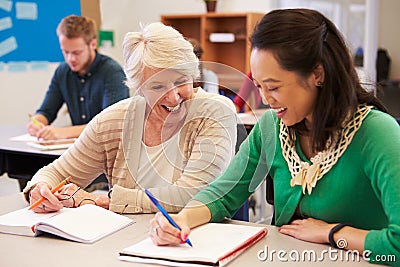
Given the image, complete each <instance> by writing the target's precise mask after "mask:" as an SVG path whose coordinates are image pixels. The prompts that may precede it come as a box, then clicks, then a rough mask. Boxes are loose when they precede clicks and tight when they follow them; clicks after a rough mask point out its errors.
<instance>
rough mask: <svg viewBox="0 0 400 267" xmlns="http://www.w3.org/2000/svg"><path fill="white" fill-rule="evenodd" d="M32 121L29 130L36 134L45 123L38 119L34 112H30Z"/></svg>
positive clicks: (33, 134)
mask: <svg viewBox="0 0 400 267" xmlns="http://www.w3.org/2000/svg"><path fill="white" fill-rule="evenodd" d="M28 117H29V120H30V123H28V126H27V131H28V133H29V134H30V135H32V136H36V135H37V133H38V131H39V130H40V129H42V128H43V127H44V124H43V123H41V122H40V121H38V120H37V119H36V118H35V117H34V116H32V114H28Z"/></svg>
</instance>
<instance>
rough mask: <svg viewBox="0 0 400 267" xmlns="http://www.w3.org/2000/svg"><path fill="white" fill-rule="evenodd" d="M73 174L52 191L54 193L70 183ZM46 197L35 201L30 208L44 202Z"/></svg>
mask: <svg viewBox="0 0 400 267" xmlns="http://www.w3.org/2000/svg"><path fill="white" fill-rule="evenodd" d="M71 179H72V178H71V176H69V177H67V178H65V179H64V180H63V181H62V182H61V183H59V184H58V185H57V186H56V187H54V188H53V189H51V193H52V194H54V193H55V192H57V191H58V190H60V188H61V187H63V186H64V185H66V184H68V183H69V182H70V181H71ZM45 200H46V198H45V197H41V198H40V199H39V200H37V201H36V202H35V203H33V204H32V205H31V206H30V207H29V209H28V210H31V209H34V208H36V207H37V206H39V205H40V204H42V202H43V201H45Z"/></svg>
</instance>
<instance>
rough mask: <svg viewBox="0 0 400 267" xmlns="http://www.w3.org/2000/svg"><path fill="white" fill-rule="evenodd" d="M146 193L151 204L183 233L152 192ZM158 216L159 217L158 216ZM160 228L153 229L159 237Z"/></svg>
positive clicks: (188, 241) (187, 241)
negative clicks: (158, 230)
mask: <svg viewBox="0 0 400 267" xmlns="http://www.w3.org/2000/svg"><path fill="white" fill-rule="evenodd" d="M144 192H145V193H146V195H147V196H148V197H149V198H150V200H151V202H153V204H154V205H155V206H156V207H157V209H158V210H159V211H160V212H161V214H162V215H163V216H164V217H165V218H166V219H167V220H168V222H169V223H170V224H171V225H172V226H174V227H175V228H176V229H178V230H179V231H181V230H182V229H181V227H179V225H178V224H177V223H176V222H175V221H174V220H173V219H172V217H171V216H170V215H169V214H168V213H167V211H166V210H165V209H164V208H163V207H162V206H161V204H160V203H159V202H158V200H157V199H156V198H155V197H154V196H153V195H152V194H151V193H150V191H148V190H147V189H145V190H144ZM156 216H157V215H156ZM159 227H160V226H159V225H158V224H157V226H155V227H154V228H153V231H154V233H153V234H154V235H156V236H158V232H157V229H158V228H159ZM185 239H186V240H184V242H186V243H187V244H188V245H189V246H191V247H193V245H192V243H191V242H190V240H189V239H188V238H185Z"/></svg>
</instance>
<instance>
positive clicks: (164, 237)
mask: <svg viewBox="0 0 400 267" xmlns="http://www.w3.org/2000/svg"><path fill="white" fill-rule="evenodd" d="M170 216H171V218H172V219H173V220H174V221H175V222H176V223H177V224H178V225H179V227H180V228H181V229H182V230H181V231H179V230H178V229H176V228H175V227H174V226H173V225H172V224H170V222H169V221H168V220H167V218H165V216H164V215H163V214H162V213H161V212H157V213H156V215H155V216H154V218H153V219H151V221H150V231H149V235H150V238H151V240H152V241H153V243H154V244H156V245H158V246H164V245H176V244H185V241H186V239H187V238H188V236H189V233H190V228H189V227H188V226H187V225H188V224H187V223H186V222H185V220H184V219H183V218H181V216H179V215H174V214H172V215H170Z"/></svg>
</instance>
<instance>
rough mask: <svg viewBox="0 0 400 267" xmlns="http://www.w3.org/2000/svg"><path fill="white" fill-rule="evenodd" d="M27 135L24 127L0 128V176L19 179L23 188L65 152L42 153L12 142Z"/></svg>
mask: <svg viewBox="0 0 400 267" xmlns="http://www.w3.org/2000/svg"><path fill="white" fill-rule="evenodd" d="M25 133H26V129H25V127H24V126H15V125H1V126H0V175H2V174H4V173H7V174H8V176H9V177H11V178H17V179H19V181H20V186H22V187H23V186H24V183H26V182H27V181H28V180H30V179H31V178H32V176H33V175H34V174H35V173H36V172H37V171H38V170H39V169H40V168H42V167H43V166H46V165H47V164H49V163H50V162H52V161H54V160H55V159H56V158H58V157H59V156H60V155H61V154H62V153H63V152H64V151H65V149H61V150H50V151H41V150H39V149H36V148H33V147H30V146H28V145H27V144H26V143H25V142H21V141H11V140H10V138H11V137H14V136H18V135H22V134H25Z"/></svg>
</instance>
